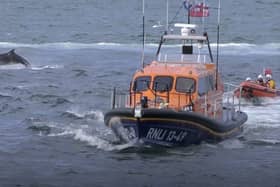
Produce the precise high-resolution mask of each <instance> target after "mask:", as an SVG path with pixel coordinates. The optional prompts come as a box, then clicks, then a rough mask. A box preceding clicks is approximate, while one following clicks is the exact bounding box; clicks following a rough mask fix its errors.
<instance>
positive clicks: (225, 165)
mask: <svg viewBox="0 0 280 187" xmlns="http://www.w3.org/2000/svg"><path fill="white" fill-rule="evenodd" d="M141 3H142V2H141V1H136V0H133V1H124V0H119V1H113V0H103V1H89V0H79V1H74V0H55V1H54V0H53V1H52V0H50V1H37V0H21V1H18V0H1V3H0V5H1V6H0V15H1V16H0V17H1V21H0V23H1V24H2V26H1V27H0V52H1V53H4V52H7V51H8V50H10V49H12V48H15V49H16V52H17V53H18V54H20V55H22V56H24V57H25V58H26V59H28V61H30V63H31V65H32V67H31V68H29V69H25V68H23V67H20V66H16V67H11V66H2V67H1V68H0V79H1V80H2V82H1V84H0V145H1V146H0V186H24V187H26V186H28V187H29V186H32V187H35V186H38V187H39V186H40V187H41V186H52V187H53V186H73V187H74V186H75V187H76V186H279V185H280V183H279V175H280V172H279V171H280V157H279V152H280V146H279V145H280V137H279V134H280V99H279V98H274V99H264V100H262V101H260V102H258V103H252V102H243V103H242V108H241V109H242V110H243V111H245V112H246V113H247V114H248V117H249V118H248V121H247V122H246V124H245V126H244V132H243V133H242V134H241V135H240V136H238V137H235V138H232V139H228V140H226V141H223V142H220V143H217V144H207V143H202V144H201V145H196V146H190V147H186V148H174V149H165V148H153V147H147V146H137V145H135V144H133V143H129V144H124V145H120V144H117V143H116V138H115V137H114V135H113V133H112V131H111V130H110V129H108V128H107V127H105V125H104V121H103V117H104V113H105V112H106V111H107V110H108V109H109V108H110V96H111V91H112V88H113V87H118V88H123V89H127V88H128V86H129V82H130V79H131V76H132V75H133V73H134V72H135V70H136V69H137V68H139V67H140V66H141V62H140V61H141V53H142V45H141V41H142V37H141V34H142V33H141V31H142V27H141V24H142V23H141V22H142V4H141ZM181 4H182V1H180V0H178V1H170V10H169V11H170V12H169V14H170V15H169V17H170V19H172V18H173V17H174V16H175V13H176V11H177V10H178V9H179V8H180V6H181ZM210 5H211V6H212V7H213V8H214V7H216V6H217V5H216V4H214V3H213V4H211V3H210ZM279 9H280V2H279V1H278V0H248V1H241V0H237V1H226V2H222V11H221V23H220V34H221V35H220V37H221V38H220V40H221V42H220V45H219V47H220V57H219V62H220V70H221V73H222V76H223V79H224V81H225V82H231V83H234V84H239V83H240V82H241V81H243V80H244V79H245V78H246V77H251V78H252V79H254V78H256V77H257V75H258V74H259V73H261V72H262V71H263V69H264V68H266V67H269V68H271V69H272V70H273V78H274V79H275V80H276V84H277V83H279V84H280V65H279V62H280V41H279V38H280V29H279V25H280V22H279V20H280V14H279ZM210 10H211V9H210ZM145 11H146V12H147V13H146V15H145V18H146V32H147V34H146V46H145V62H149V61H150V60H152V59H154V57H155V52H156V50H157V42H158V41H159V39H160V38H159V36H160V34H161V33H162V32H163V30H164V27H163V28H162V27H159V28H153V25H158V23H159V22H160V24H162V25H164V24H165V1H164V0H161V1H150V2H146V9H145ZM210 14H212V11H211V12H210ZM213 14H215V13H214V9H213ZM183 18H184V19H185V17H184V13H182V11H181V12H180V14H179V16H178V19H177V18H176V19H175V20H176V21H178V22H181V21H183ZM215 19H216V18H215ZM214 21H215V20H214V19H212V20H210V21H209V22H210V23H212V22H214ZM216 27H217V25H212V27H209V33H210V34H211V36H210V41H211V42H213V49H215V48H216V44H215V41H216V33H215V31H216ZM173 48H174V49H175V46H170V49H171V50H173ZM215 52H216V50H214V54H215ZM278 88H279V87H278Z"/></svg>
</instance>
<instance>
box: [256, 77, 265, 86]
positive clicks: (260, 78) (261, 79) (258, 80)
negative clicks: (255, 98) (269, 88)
mask: <svg viewBox="0 0 280 187" xmlns="http://www.w3.org/2000/svg"><path fill="white" fill-rule="evenodd" d="M257 83H258V84H259V85H262V86H265V83H264V80H263V76H262V75H261V74H259V76H258V79H257Z"/></svg>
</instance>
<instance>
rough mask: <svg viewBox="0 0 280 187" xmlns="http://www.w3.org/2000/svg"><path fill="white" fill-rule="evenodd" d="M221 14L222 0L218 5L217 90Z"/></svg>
mask: <svg viewBox="0 0 280 187" xmlns="http://www.w3.org/2000/svg"><path fill="white" fill-rule="evenodd" d="M220 14H221V0H219V5H218V25H217V61H216V90H217V89H218V72H219V43H220Z"/></svg>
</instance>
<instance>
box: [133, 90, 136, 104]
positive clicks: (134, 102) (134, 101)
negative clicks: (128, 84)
mask: <svg viewBox="0 0 280 187" xmlns="http://www.w3.org/2000/svg"><path fill="white" fill-rule="evenodd" d="M133 95H134V98H133V106H134V108H135V107H136V92H135V91H134V92H133Z"/></svg>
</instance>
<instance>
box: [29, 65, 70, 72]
mask: <svg viewBox="0 0 280 187" xmlns="http://www.w3.org/2000/svg"><path fill="white" fill-rule="evenodd" d="M63 67H64V66H63V65H45V66H32V67H31V69H32V70H34V71H38V70H44V69H60V68H63Z"/></svg>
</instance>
